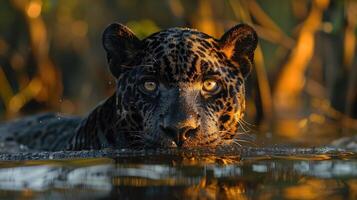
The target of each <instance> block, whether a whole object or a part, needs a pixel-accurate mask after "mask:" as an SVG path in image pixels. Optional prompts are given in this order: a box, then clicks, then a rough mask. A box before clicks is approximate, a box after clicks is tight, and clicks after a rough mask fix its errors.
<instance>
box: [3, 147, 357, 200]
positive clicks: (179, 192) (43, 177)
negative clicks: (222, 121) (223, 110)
mask: <svg viewBox="0 0 357 200" xmlns="http://www.w3.org/2000/svg"><path fill="white" fill-rule="evenodd" d="M17 156H18V157H16V156H13V157H11V156H10V157H9V156H8V157H6V156H4V155H2V157H1V158H2V159H4V158H5V157H6V158H7V159H16V158H21V159H26V156H33V155H29V154H21V155H17ZM19 156H20V157H19ZM21 156H22V157H21ZM78 156H81V157H82V158H81V159H78V158H77V159H74V158H73V157H78ZM86 157H87V158H86ZM89 157H96V158H89ZM34 159H38V160H32V161H2V162H0V199H108V198H118V199H132V198H137V199H227V198H229V199H323V198H325V199H357V154H356V153H353V152H349V151H346V150H343V149H335V148H328V147H324V148H249V149H245V150H232V149H230V150H228V151H215V152H212V151H205V150H197V151H193V150H192V151H191V150H187V151H178V150H172V151H168V152H165V151H152V152H140V151H138V152H134V153H133V152H130V151H126V150H119V151H99V152H94V151H87V152H72V153H70V152H58V153H42V154H38V155H35V157H34Z"/></svg>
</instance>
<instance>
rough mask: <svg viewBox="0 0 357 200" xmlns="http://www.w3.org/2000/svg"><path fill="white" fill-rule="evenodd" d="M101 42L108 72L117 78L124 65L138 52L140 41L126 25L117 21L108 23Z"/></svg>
mask: <svg viewBox="0 0 357 200" xmlns="http://www.w3.org/2000/svg"><path fill="white" fill-rule="evenodd" d="M102 42H103V47H104V49H105V51H106V52H107V59H108V64H109V69H110V72H111V73H112V74H113V76H115V77H116V78H118V77H119V75H120V73H121V72H122V71H123V70H124V68H126V66H125V65H126V64H128V63H129V62H130V61H132V59H133V58H134V57H135V56H136V55H137V53H138V52H139V49H140V44H141V42H140V40H139V39H138V38H137V37H136V36H135V34H134V33H133V32H132V31H131V30H130V29H129V28H128V27H126V26H124V25H122V24H119V23H113V24H110V25H109V26H108V27H107V28H106V29H105V31H104V32H103V36H102Z"/></svg>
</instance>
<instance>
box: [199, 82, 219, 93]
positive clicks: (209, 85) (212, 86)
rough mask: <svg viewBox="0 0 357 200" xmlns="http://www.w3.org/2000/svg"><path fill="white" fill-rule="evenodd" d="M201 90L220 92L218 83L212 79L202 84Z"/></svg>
mask: <svg viewBox="0 0 357 200" xmlns="http://www.w3.org/2000/svg"><path fill="white" fill-rule="evenodd" d="M202 89H203V90H205V91H207V92H211V93H212V92H218V91H219V90H220V86H219V83H218V82H217V81H215V80H213V79H207V80H205V81H204V82H203V87H202Z"/></svg>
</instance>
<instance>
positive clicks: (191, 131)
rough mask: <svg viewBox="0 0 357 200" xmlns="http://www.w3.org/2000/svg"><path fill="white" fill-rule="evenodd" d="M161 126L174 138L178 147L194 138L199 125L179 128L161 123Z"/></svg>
mask: <svg viewBox="0 0 357 200" xmlns="http://www.w3.org/2000/svg"><path fill="white" fill-rule="evenodd" d="M160 128H161V130H162V131H163V132H164V133H165V134H166V135H167V136H169V137H170V138H172V140H173V141H174V142H175V143H176V145H177V146H178V147H181V146H182V145H183V144H184V143H185V141H187V140H188V139H189V138H193V137H194V136H195V135H196V133H197V130H198V127H192V126H186V127H183V128H177V127H174V126H163V125H160Z"/></svg>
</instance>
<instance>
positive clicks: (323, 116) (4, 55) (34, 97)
mask: <svg viewBox="0 0 357 200" xmlns="http://www.w3.org/2000/svg"><path fill="white" fill-rule="evenodd" d="M112 22H120V23H123V24H125V25H127V26H128V27H130V28H131V29H132V30H133V32H135V33H136V34H137V36H138V37H139V38H144V37H146V36H148V35H150V34H152V33H154V32H156V31H159V30H161V29H165V28H169V27H174V26H180V27H191V28H196V29H198V30H200V31H202V32H206V33H208V34H210V35H213V36H215V37H217V38H219V37H220V36H221V35H222V34H223V33H224V32H225V31H226V30H228V29H229V28H230V27H232V26H234V25H235V24H237V23H240V22H244V23H248V24H250V25H252V26H254V28H255V29H256V30H257V32H258V35H259V37H260V43H259V47H258V48H257V50H256V53H255V69H254V71H253V72H252V74H251V76H250V77H249V78H248V83H247V84H248V87H247V93H248V97H247V98H248V101H247V114H246V120H245V121H247V122H248V123H249V124H251V125H248V127H247V129H253V130H259V131H261V130H264V135H265V137H271V135H272V133H274V134H275V135H279V136H281V137H284V138H290V139H291V138H293V139H295V140H299V139H301V138H304V139H305V140H309V139H311V135H314V136H316V137H317V138H319V140H321V141H322V142H323V141H324V139H326V140H328V138H330V136H331V135H332V136H333V137H336V136H343V135H351V134H354V133H356V130H357V57H356V35H357V34H356V33H357V28H356V23H357V1H354V0H270V1H266V0H222V1H215V0H197V1H192V0H163V1H150V0H105V1H104V0H103V1H96V0H78V1H73V0H4V1H1V2H0V120H8V119H12V118H15V117H19V116H22V115H29V114H33V113H38V112H44V111H54V112H61V113H64V114H74V115H84V114H85V113H87V112H88V111H89V110H90V109H91V108H92V107H94V106H95V105H96V104H97V103H98V102H99V101H101V100H103V99H105V98H106V97H107V96H109V95H110V94H112V92H113V88H114V85H115V81H114V79H113V77H112V76H111V75H110V73H109V72H108V70H107V64H106V58H105V53H104V50H103V48H102V46H101V34H102V31H103V30H104V29H105V28H106V26H107V25H108V24H110V23H112ZM311 130H313V131H311ZM304 136H306V137H304ZM315 144H316V142H315Z"/></svg>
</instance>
